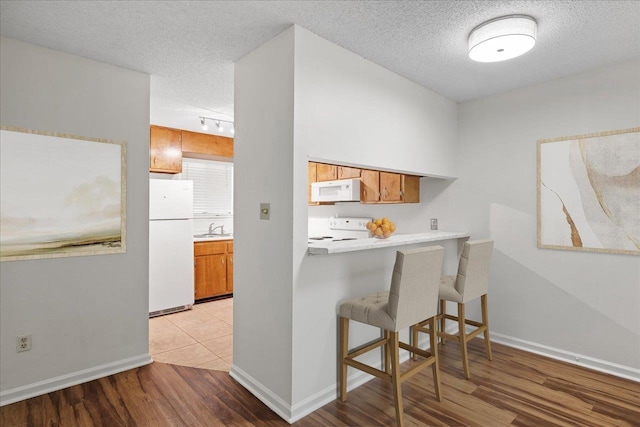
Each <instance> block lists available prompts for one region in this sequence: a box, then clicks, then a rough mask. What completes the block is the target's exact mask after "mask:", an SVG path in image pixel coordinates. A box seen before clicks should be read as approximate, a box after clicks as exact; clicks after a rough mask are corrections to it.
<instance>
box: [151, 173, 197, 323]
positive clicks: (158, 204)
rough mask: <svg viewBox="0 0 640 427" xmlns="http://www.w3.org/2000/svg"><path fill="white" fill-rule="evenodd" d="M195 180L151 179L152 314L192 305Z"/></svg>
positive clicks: (187, 307) (169, 311)
mask: <svg viewBox="0 0 640 427" xmlns="http://www.w3.org/2000/svg"><path fill="white" fill-rule="evenodd" d="M193 293H194V281H193V181H174V180H164V179H150V180H149V316H150V317H153V316H157V315H160V314H165V313H172V312H175V311H181V310H188V309H190V308H191V306H193V297H194V294H193Z"/></svg>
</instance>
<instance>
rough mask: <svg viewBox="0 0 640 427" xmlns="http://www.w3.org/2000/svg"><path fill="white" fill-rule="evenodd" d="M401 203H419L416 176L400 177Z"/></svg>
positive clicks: (418, 180) (418, 185)
mask: <svg viewBox="0 0 640 427" xmlns="http://www.w3.org/2000/svg"><path fill="white" fill-rule="evenodd" d="M402 201H403V203H420V177H419V176H416V175H402Z"/></svg>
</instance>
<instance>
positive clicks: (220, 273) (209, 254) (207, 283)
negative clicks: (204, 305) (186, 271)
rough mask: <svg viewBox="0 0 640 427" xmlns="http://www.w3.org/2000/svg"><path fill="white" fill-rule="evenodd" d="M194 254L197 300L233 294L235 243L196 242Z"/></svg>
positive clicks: (226, 241) (218, 241)
mask: <svg viewBox="0 0 640 427" xmlns="http://www.w3.org/2000/svg"><path fill="white" fill-rule="evenodd" d="M193 252H194V255H195V258H194V265H195V267H194V268H195V275H194V276H195V283H194V296H195V299H196V300H198V299H203V298H210V297H215V296H218V295H226V294H229V293H232V292H233V241H228V240H222V241H220V240H217V241H210V242H195V243H194V247H193ZM229 264H231V266H229Z"/></svg>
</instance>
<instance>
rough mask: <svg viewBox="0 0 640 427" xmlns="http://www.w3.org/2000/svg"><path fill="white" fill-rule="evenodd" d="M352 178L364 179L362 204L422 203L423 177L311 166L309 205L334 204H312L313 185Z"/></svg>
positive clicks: (361, 186) (310, 164) (317, 165)
mask: <svg viewBox="0 0 640 427" xmlns="http://www.w3.org/2000/svg"><path fill="white" fill-rule="evenodd" d="M351 178H360V203H420V177H419V176H416V175H404V174H400V173H393V172H382V171H376V170H369V169H358V168H351V167H347V166H337V165H329V164H326V163H315V162H309V184H308V188H307V197H308V199H309V204H310V205H318V204H333V203H317V202H312V201H311V184H312V183H314V182H320V181H332V180H334V179H351Z"/></svg>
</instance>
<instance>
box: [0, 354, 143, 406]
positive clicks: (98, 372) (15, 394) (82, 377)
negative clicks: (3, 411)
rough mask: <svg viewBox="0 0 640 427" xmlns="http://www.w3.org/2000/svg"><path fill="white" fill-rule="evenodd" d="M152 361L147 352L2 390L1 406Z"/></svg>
mask: <svg viewBox="0 0 640 427" xmlns="http://www.w3.org/2000/svg"><path fill="white" fill-rule="evenodd" d="M151 362H153V360H152V359H151V356H150V355H149V353H147V354H142V355H139V356H134V357H130V358H128V359H122V360H118V361H115V362H112V363H107V364H104V365H100V366H95V367H93V368H88V369H84V370H82V371H76V372H72V373H70V374H66V375H61V376H59V377H54V378H50V379H47V380H44V381H38V382H36V383H33V384H27V385H23V386H20V387H15V388H12V389H9V390H5V391H2V392H0V406H4V405H9V404H11V403H15V402H20V401H21V400H25V399H29V398H31V397H35V396H40V395H43V394H47V393H51V392H52V391H57V390H62V389H63V388H67V387H71V386H74V385H77V384H82V383H85V382H87V381H92V380H95V379H98V378H102V377H106V376H109V375H113V374H117V373H119V372H123V371H127V370H129V369H133V368H138V367H140V366H144V365H148V364H149V363H151Z"/></svg>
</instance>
